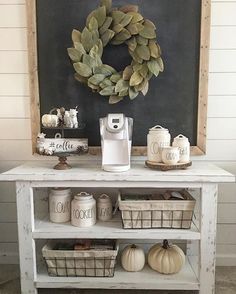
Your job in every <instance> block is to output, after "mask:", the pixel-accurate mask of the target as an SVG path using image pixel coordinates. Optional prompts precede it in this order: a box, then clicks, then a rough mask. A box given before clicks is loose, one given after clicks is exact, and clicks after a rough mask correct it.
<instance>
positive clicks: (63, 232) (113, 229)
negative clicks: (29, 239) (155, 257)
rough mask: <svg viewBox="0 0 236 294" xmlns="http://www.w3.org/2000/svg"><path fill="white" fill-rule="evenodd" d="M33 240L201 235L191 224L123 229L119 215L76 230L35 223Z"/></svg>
mask: <svg viewBox="0 0 236 294" xmlns="http://www.w3.org/2000/svg"><path fill="white" fill-rule="evenodd" d="M33 238H34V239H76V238H81V239H83V238H84V239H94V238H97V239H144V240H154V239H173V240H200V239H201V234H200V231H199V230H198V228H197V227H196V226H195V225H194V224H193V223H192V226H191V229H170V228H167V229H162V228H160V229H123V227H122V220H121V217H120V215H119V214H118V215H116V216H115V217H114V218H113V219H112V220H110V221H107V222H102V221H98V222H97V223H96V224H95V225H94V226H92V227H88V228H78V227H74V226H72V225H71V223H70V222H68V223H52V222H50V221H49V219H48V218H45V219H43V220H39V219H38V220H37V219H36V221H35V228H34V230H33Z"/></svg>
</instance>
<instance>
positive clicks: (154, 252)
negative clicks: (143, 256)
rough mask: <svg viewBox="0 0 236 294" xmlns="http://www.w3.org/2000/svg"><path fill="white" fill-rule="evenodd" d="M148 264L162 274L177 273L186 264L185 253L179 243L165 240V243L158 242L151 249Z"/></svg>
mask: <svg viewBox="0 0 236 294" xmlns="http://www.w3.org/2000/svg"><path fill="white" fill-rule="evenodd" d="M148 264H149V266H150V267H151V268H152V269H153V270H155V271H157V272H159V273H161V274H166V275H169V274H176V273H178V272H179V271H180V270H181V268H182V267H183V265H184V264H185V255H184V252H183V251H182V249H181V248H179V247H178V246H177V245H170V244H169V243H168V241H167V240H164V241H163V244H156V245H154V246H152V248H151V249H150V250H149V252H148Z"/></svg>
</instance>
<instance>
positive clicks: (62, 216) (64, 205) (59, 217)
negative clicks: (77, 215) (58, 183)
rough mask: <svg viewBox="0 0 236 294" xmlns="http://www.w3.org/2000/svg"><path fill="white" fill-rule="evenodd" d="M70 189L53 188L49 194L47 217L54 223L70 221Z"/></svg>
mask: <svg viewBox="0 0 236 294" xmlns="http://www.w3.org/2000/svg"><path fill="white" fill-rule="evenodd" d="M70 208H71V189H69V188H53V189H51V191H50V194H49V218H50V221H51V222H54V223H65V222H68V221H70V214H71V213H70Z"/></svg>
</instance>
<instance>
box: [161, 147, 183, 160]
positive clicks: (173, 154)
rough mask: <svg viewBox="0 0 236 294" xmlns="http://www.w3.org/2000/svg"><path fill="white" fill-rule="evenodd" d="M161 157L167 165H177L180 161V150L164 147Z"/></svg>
mask: <svg viewBox="0 0 236 294" xmlns="http://www.w3.org/2000/svg"><path fill="white" fill-rule="evenodd" d="M161 155H162V161H163V162H164V163H165V164H176V163H177V162H178V161H179V148H178V147H163V149H162V154H161Z"/></svg>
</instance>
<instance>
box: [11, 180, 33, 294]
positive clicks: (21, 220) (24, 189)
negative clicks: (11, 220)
mask: <svg viewBox="0 0 236 294" xmlns="http://www.w3.org/2000/svg"><path fill="white" fill-rule="evenodd" d="M16 201H17V218H18V236H19V253H20V273H21V275H20V276H21V293H22V294H37V293H38V291H37V289H36V288H35V285H34V281H35V277H36V252H35V241H34V239H33V238H32V231H33V229H34V202H33V190H32V188H31V187H30V183H28V182H17V183H16Z"/></svg>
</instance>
